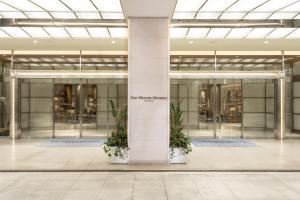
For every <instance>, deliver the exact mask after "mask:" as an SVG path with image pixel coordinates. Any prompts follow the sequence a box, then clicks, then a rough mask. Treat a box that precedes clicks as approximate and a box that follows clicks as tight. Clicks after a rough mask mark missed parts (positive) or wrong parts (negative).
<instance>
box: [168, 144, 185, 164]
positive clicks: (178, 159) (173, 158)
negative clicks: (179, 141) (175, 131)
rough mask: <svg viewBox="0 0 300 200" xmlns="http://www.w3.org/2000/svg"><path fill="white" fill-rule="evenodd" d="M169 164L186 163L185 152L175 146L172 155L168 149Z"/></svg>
mask: <svg viewBox="0 0 300 200" xmlns="http://www.w3.org/2000/svg"><path fill="white" fill-rule="evenodd" d="M169 163H170V164H185V163H186V154H185V152H184V151H183V150H182V149H181V148H175V149H174V152H173V155H171V150H170V161H169Z"/></svg>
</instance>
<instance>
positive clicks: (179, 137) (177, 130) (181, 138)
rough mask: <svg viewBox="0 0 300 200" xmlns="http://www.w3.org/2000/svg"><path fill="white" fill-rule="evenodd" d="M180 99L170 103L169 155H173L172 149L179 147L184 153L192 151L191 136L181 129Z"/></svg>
mask: <svg viewBox="0 0 300 200" xmlns="http://www.w3.org/2000/svg"><path fill="white" fill-rule="evenodd" d="M180 104H181V101H179V102H178V103H176V104H174V103H173V102H172V103H171V108H170V117H171V119H170V150H171V157H173V156H174V149H175V148H180V149H182V150H183V151H184V153H185V154H188V153H189V152H191V151H192V146H191V138H190V137H189V136H187V135H185V134H184V133H183V131H182V129H183V128H182V111H181V108H180Z"/></svg>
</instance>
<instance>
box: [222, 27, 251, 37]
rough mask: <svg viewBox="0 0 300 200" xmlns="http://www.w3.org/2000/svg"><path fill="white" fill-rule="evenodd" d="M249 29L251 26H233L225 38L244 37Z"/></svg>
mask: <svg viewBox="0 0 300 200" xmlns="http://www.w3.org/2000/svg"><path fill="white" fill-rule="evenodd" d="M251 30H252V28H233V29H232V30H231V31H230V32H229V34H228V35H227V38H231V39H242V38H244V37H246V36H247V35H248V34H249V32H250V31H251Z"/></svg>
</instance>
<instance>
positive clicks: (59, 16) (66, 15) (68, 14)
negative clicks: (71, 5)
mask: <svg viewBox="0 0 300 200" xmlns="http://www.w3.org/2000/svg"><path fill="white" fill-rule="evenodd" d="M51 15H52V16H53V17H54V18H56V19H76V16H75V15H74V14H73V12H51Z"/></svg>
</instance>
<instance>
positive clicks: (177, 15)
mask: <svg viewBox="0 0 300 200" xmlns="http://www.w3.org/2000/svg"><path fill="white" fill-rule="evenodd" d="M195 15H196V12H175V13H174V15H173V19H194V16H195Z"/></svg>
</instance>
